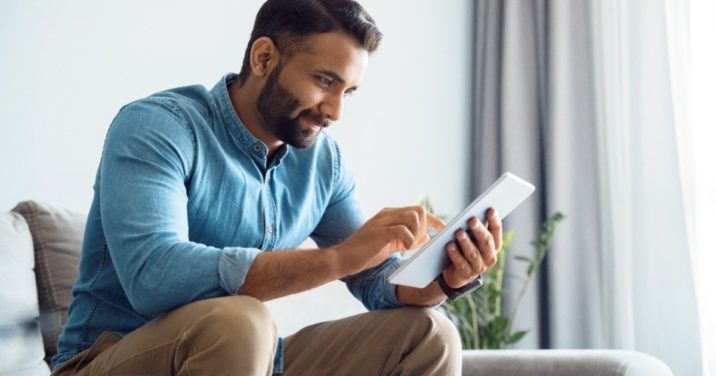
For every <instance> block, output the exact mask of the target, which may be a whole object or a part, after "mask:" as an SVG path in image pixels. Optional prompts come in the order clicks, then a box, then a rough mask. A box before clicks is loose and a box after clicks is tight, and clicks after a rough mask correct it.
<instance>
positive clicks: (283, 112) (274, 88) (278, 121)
mask: <svg viewBox="0 0 716 376" xmlns="http://www.w3.org/2000/svg"><path fill="white" fill-rule="evenodd" d="M282 69H283V66H282V65H281V64H279V65H277V66H276V68H275V69H274V70H273V71H272V72H271V73H270V74H269V76H268V78H267V79H266V84H265V85H264V87H263V88H262V89H261V93H259V97H258V99H257V102H256V107H257V109H258V111H259V113H260V114H261V116H262V117H263V126H264V128H265V129H266V130H267V131H269V132H271V134H273V135H274V137H276V138H278V139H279V140H281V141H283V142H284V143H287V144H289V145H291V146H294V147H297V148H307V147H310V146H311V145H313V143H314V142H316V139H317V138H318V134H319V133H320V132H321V130H319V131H318V132H315V131H313V130H312V129H310V128H309V129H303V128H302V127H301V122H300V118H301V117H305V118H308V119H309V120H311V121H315V122H317V123H319V124H321V129H323V128H326V127H328V126H329V125H330V121H328V120H327V119H326V118H325V116H322V115H320V114H315V113H313V112H312V111H311V110H303V111H301V112H300V113H299V114H298V116H296V117H291V113H293V112H294V111H296V109H297V108H298V106H299V105H300V102H299V100H298V98H296V97H295V96H294V95H293V94H291V93H290V92H289V91H288V90H286V89H285V88H284V87H282V86H281V85H279V83H278V76H279V74H280V73H281V70H282Z"/></svg>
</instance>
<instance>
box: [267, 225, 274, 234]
mask: <svg viewBox="0 0 716 376" xmlns="http://www.w3.org/2000/svg"><path fill="white" fill-rule="evenodd" d="M266 232H267V233H269V234H272V233H273V227H272V226H271V225H266Z"/></svg>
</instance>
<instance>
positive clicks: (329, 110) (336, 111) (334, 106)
mask: <svg viewBox="0 0 716 376" xmlns="http://www.w3.org/2000/svg"><path fill="white" fill-rule="evenodd" d="M318 109H319V111H321V113H322V114H324V115H325V116H326V117H327V118H328V119H329V120H330V121H338V120H339V119H340V118H341V112H342V111H343V95H331V96H328V97H326V98H325V99H324V101H323V102H322V103H321V106H319V108H318Z"/></svg>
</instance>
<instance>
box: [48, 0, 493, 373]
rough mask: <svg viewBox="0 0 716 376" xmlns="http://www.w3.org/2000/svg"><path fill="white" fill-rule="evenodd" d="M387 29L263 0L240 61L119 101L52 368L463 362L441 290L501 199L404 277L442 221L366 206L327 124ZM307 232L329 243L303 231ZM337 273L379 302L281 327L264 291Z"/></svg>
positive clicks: (425, 366) (355, 11) (293, 287)
mask: <svg viewBox="0 0 716 376" xmlns="http://www.w3.org/2000/svg"><path fill="white" fill-rule="evenodd" d="M380 38H381V34H380V32H379V31H378V29H377V28H376V26H375V23H374V21H373V19H372V18H371V17H370V16H369V15H368V14H367V13H366V12H365V10H364V9H363V8H362V7H361V6H360V5H358V4H357V3H355V2H353V1H350V0H342V1H339V0H301V1H297V0H268V1H267V2H266V3H265V4H264V5H263V6H262V8H261V10H260V11H259V13H258V15H257V17H256V23H255V25H254V30H253V33H252V36H251V39H250V41H249V44H248V47H247V50H246V54H245V58H244V62H243V66H242V69H241V73H240V74H239V75H238V76H237V75H234V74H229V75H226V76H225V77H224V78H222V79H221V81H219V83H218V84H217V85H216V86H215V87H214V88H213V89H212V90H211V91H207V90H205V89H204V88H203V87H199V86H192V87H185V88H179V89H174V90H169V91H166V92H161V93H158V94H154V95H152V96H150V97H148V98H145V99H142V100H139V101H136V102H134V103H130V104H129V105H127V106H125V107H124V108H123V109H122V110H120V112H119V114H118V115H117V117H116V118H115V119H114V121H113V122H112V125H111V126H110V130H109V132H108V134H107V138H106V141H105V145H104V150H103V154H102V159H101V162H100V166H99V169H98V173H97V178H96V183H95V186H94V189H95V196H94V200H93V203H92V208H91V210H90V213H89V217H88V221H87V228H86V232H85V239H84V244H83V253H82V260H81V264H80V275H79V278H78V280H77V281H76V283H75V286H74V289H73V296H74V300H73V302H72V304H71V306H70V310H69V319H68V321H67V323H66V325H65V328H64V330H63V333H62V334H61V335H60V339H59V345H58V354H57V355H56V356H55V358H54V359H53V363H54V367H55V368H54V374H57V375H75V374H76V375H94V374H182V375H190V374H193V375H196V374H212V375H213V374H239V375H267V374H271V373H276V374H281V373H283V374H288V375H322V374H326V375H328V374H330V375H336V374H349V375H350V374H362V375H373V374H376V375H377V374H391V375H393V374H458V373H459V372H460V360H461V355H460V342H459V338H458V335H457V332H456V330H455V328H454V326H453V325H452V324H451V323H450V322H449V320H447V319H446V318H445V317H444V316H443V315H441V314H439V313H437V312H436V311H435V310H433V309H431V308H429V307H431V306H435V305H437V304H439V303H440V302H442V301H443V300H444V299H446V297H447V296H448V295H457V294H459V293H461V292H465V291H469V290H470V289H471V288H474V287H476V286H477V285H479V281H480V279H479V278H478V276H479V274H480V273H482V272H484V271H485V270H486V269H487V268H488V267H490V266H492V265H493V264H494V263H495V259H496V256H495V255H496V252H497V251H498V250H499V248H500V246H501V244H500V242H501V228H500V227H501V222H500V220H499V218H498V216H497V214H496V213H494V212H490V213H488V217H489V220H488V223H487V225H485V224H483V223H481V222H480V221H477V220H476V219H474V218H473V219H471V221H470V222H469V223H468V224H467V225H468V227H469V229H470V230H469V234H468V233H466V232H465V231H462V230H461V231H460V232H458V233H457V234H456V239H455V241H453V242H451V243H450V244H448V245H447V246H446V250H447V252H448V255H449V257H450V259H451V260H452V265H451V266H449V267H448V268H447V269H445V271H444V272H443V273H442V275H441V277H440V280H439V281H436V282H433V283H431V284H430V285H429V286H427V287H426V288H424V289H416V288H410V287H406V286H398V287H396V286H394V285H391V284H390V283H388V282H387V276H388V275H390V274H391V272H392V271H394V270H395V269H396V268H397V264H398V260H399V257H398V256H397V255H396V254H395V253H396V252H398V251H402V250H405V249H412V248H415V247H418V246H420V245H422V244H424V243H425V242H426V241H427V240H428V235H427V233H426V232H427V229H428V227H434V228H440V227H442V226H443V224H442V222H441V221H440V220H439V219H437V218H436V217H433V216H432V215H430V214H428V213H426V212H425V210H423V209H422V208H421V207H417V206H416V207H407V208H395V209H384V210H382V211H380V212H379V213H378V214H377V215H375V216H374V217H372V218H370V219H369V220H367V221H365V220H364V218H363V216H362V214H361V213H360V211H359V209H358V205H357V203H356V199H355V196H354V182H353V180H352V178H351V176H350V174H349V173H348V172H347V169H346V167H345V166H344V165H343V162H342V159H341V155H340V152H339V149H338V147H337V145H336V143H335V142H334V141H333V140H331V139H330V138H329V137H328V136H326V135H325V134H324V133H323V132H322V130H323V129H324V128H326V127H328V126H329V125H330V124H331V123H332V122H334V121H337V120H338V119H339V118H340V115H341V109H342V106H343V100H344V97H345V96H346V95H347V94H350V93H351V92H352V91H354V90H356V89H357V87H358V85H359V84H360V82H361V80H362V77H363V74H364V71H365V69H366V65H367V61H368V56H369V54H370V53H371V52H372V51H374V50H375V49H376V48H377V47H378V44H379V42H380ZM309 236H310V237H311V238H313V239H314V240H315V241H316V243H317V244H318V246H319V247H320V248H319V249H313V250H300V251H298V250H295V249H294V248H296V247H297V246H298V245H299V244H300V243H301V242H302V241H303V240H304V239H306V238H307V237H309ZM336 279H342V280H343V281H344V282H345V283H346V284H347V286H348V288H349V290H350V291H351V293H352V294H353V295H355V296H356V297H357V298H358V299H360V300H361V301H362V302H363V304H364V305H365V306H366V307H367V308H368V309H369V310H370V312H368V313H365V314H361V315H357V316H354V317H350V318H346V319H342V320H337V321H334V322H327V323H322V324H318V325H314V326H310V327H308V328H304V329H303V330H301V331H299V332H298V333H296V334H294V335H292V336H289V337H287V338H285V339H281V338H278V337H277V334H276V329H275V326H274V325H273V322H272V321H271V318H270V315H269V313H268V312H267V309H266V308H265V306H264V305H263V304H262V303H261V302H262V301H266V300H269V299H273V298H278V297H281V296H285V295H288V294H292V293H297V292H300V291H305V290H308V289H311V288H314V287H316V286H319V285H322V284H324V283H327V282H330V281H333V280H336ZM400 307H402V308H400ZM421 307H423V308H421ZM426 307H428V308H426ZM390 308H395V309H390Z"/></svg>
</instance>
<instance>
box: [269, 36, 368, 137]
mask: <svg viewBox="0 0 716 376" xmlns="http://www.w3.org/2000/svg"><path fill="white" fill-rule="evenodd" d="M305 43H307V45H308V46H309V48H308V49H307V50H301V51H298V52H296V53H295V54H294V55H293V56H291V57H290V58H288V59H283V60H282V61H281V63H279V64H278V65H277V66H276V67H275V68H274V69H273V70H272V71H271V73H269V75H268V77H267V79H266V83H265V84H264V87H263V88H262V89H261V92H260V94H259V97H258V99H257V109H258V111H259V113H260V114H261V116H262V117H263V125H264V127H265V128H266V130H268V131H269V132H271V133H272V134H273V135H274V136H275V137H276V138H278V139H279V140H281V141H283V142H285V143H287V144H289V145H291V146H295V147H299V148H306V147H309V146H311V145H312V144H313V143H314V142H315V140H316V137H317V136H318V134H319V132H320V131H321V130H322V129H323V128H326V127H328V126H329V125H330V124H331V122H333V121H337V120H338V119H339V118H340V116H341V111H342V107H343V100H344V98H345V96H346V95H347V94H350V93H351V92H353V91H354V90H356V89H357V87H358V85H359V84H360V82H361V81H362V79H363V73H364V72H365V69H366V67H367V65H368V52H367V51H366V50H365V49H363V48H362V47H361V46H360V45H359V44H358V42H356V41H355V40H354V39H353V38H351V37H350V36H348V35H346V34H343V33H338V32H334V33H323V34H317V35H314V36H311V37H309V38H308V39H307V40H306V41H305Z"/></svg>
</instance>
